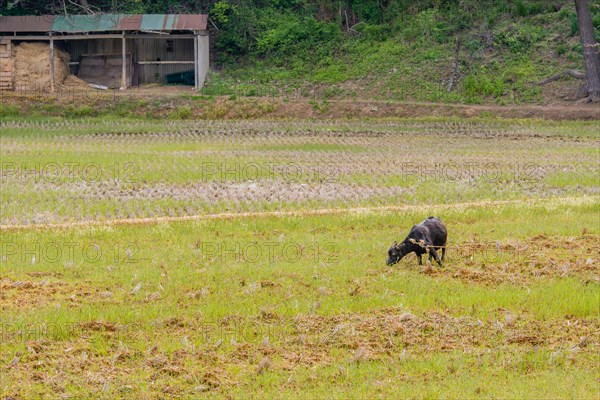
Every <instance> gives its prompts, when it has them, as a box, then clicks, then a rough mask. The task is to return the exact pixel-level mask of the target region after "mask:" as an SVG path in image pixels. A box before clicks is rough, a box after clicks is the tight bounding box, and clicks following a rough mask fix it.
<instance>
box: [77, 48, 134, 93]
mask: <svg viewBox="0 0 600 400" xmlns="http://www.w3.org/2000/svg"><path fill="white" fill-rule="evenodd" d="M81 56H82V57H81V64H80V65H79V78H81V79H83V80H84V81H86V82H88V83H93V84H96V85H102V86H106V87H109V88H118V87H120V86H121V72H122V71H121V69H122V66H121V64H122V54H121V53H115V54H108V55H85V54H82V55H81ZM126 68H127V71H126V76H127V86H131V53H127V65H126Z"/></svg>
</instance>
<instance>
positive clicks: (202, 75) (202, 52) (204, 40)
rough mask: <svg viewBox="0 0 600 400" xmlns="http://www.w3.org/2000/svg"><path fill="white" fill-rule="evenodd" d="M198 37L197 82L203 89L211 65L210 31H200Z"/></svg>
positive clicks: (199, 87)
mask: <svg viewBox="0 0 600 400" xmlns="http://www.w3.org/2000/svg"><path fill="white" fill-rule="evenodd" d="M196 38H197V41H198V43H197V46H196V48H197V50H196V51H197V52H198V57H197V58H196V59H197V63H198V69H197V71H198V72H197V73H198V79H197V80H196V82H198V83H197V87H198V89H197V90H200V89H202V87H203V86H204V80H205V79H206V74H207V73H208V67H209V60H208V57H209V42H208V32H207V31H200V32H198V35H197V36H196Z"/></svg>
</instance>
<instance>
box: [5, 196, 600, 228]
mask: <svg viewBox="0 0 600 400" xmlns="http://www.w3.org/2000/svg"><path fill="white" fill-rule="evenodd" d="M598 201H600V197H554V198H548V199H527V200H497V201H476V202H468V203H455V204H433V205H431V204H424V205H403V206H380V207H354V208H322V209H313V210H294V211H257V212H240V213H231V212H227V213H219V214H199V215H185V216H177V217H155V218H125V219H112V220H97V221H77V222H67V223H60V224H29V225H19V224H15V225H0V231H14V230H27V229H69V228H75V227H89V226H119V225H146V224H156V223H168V222H180V221H204V220H224V219H234V218H268V217H296V216H313V215H333V214H352V213H354V214H360V213H373V212H385V211H415V210H423V211H424V212H425V211H427V212H434V211H437V210H441V209H466V208H471V207H485V206H499V205H510V204H521V205H527V204H536V203H544V204H548V205H550V204H554V205H578V204H582V203H585V202H598Z"/></svg>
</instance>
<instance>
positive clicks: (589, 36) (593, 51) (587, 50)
mask: <svg viewBox="0 0 600 400" xmlns="http://www.w3.org/2000/svg"><path fill="white" fill-rule="evenodd" d="M575 10H576V11H577V20H578V21H579V35H580V36H581V44H582V46H583V60H584V63H585V81H586V84H587V89H588V95H589V97H590V100H592V101H600V55H599V54H598V44H597V43H596V37H595V36H594V26H593V25H592V15H591V13H590V6H589V3H588V0H575Z"/></svg>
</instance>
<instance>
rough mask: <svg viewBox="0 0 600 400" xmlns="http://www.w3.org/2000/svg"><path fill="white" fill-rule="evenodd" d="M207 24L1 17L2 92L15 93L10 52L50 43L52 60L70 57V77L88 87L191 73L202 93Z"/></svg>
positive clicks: (186, 17) (170, 18)
mask: <svg viewBox="0 0 600 400" xmlns="http://www.w3.org/2000/svg"><path fill="white" fill-rule="evenodd" d="M207 20H208V19H207V16H206V15H205V14H177V15H172V14H168V15H167V14H136V15H126V14H99V15H68V16H64V15H60V16H58V15H57V16H51V15H47V16H23V17H0V35H1V41H0V89H12V88H13V86H12V85H11V84H10V82H9V81H10V77H11V74H12V68H13V64H14V63H13V62H12V61H11V56H10V55H11V51H12V50H11V47H12V46H14V45H18V44H19V43H21V42H31V41H45V42H48V43H49V53H50V57H51V58H50V59H51V60H52V59H53V53H54V49H55V48H56V47H59V48H60V49H61V50H63V51H66V52H67V53H69V55H70V57H71V62H70V67H71V72H72V73H73V74H74V75H76V76H78V77H79V78H81V79H83V80H84V81H86V82H88V83H93V84H97V85H101V86H106V87H110V88H115V87H118V88H121V89H125V88H127V87H129V86H132V85H138V84H145V83H164V82H166V78H167V76H168V75H173V74H177V73H182V72H188V75H190V76H192V80H191V81H192V82H193V84H194V85H195V88H196V89H197V90H199V89H201V88H202V86H203V84H204V79H205V77H206V74H207V72H208V67H209V43H208V40H209V39H208V31H207ZM50 66H51V69H52V68H53V63H52V62H50ZM50 75H51V80H53V79H54V77H53V76H52V74H50ZM52 87H54V82H52Z"/></svg>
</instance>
